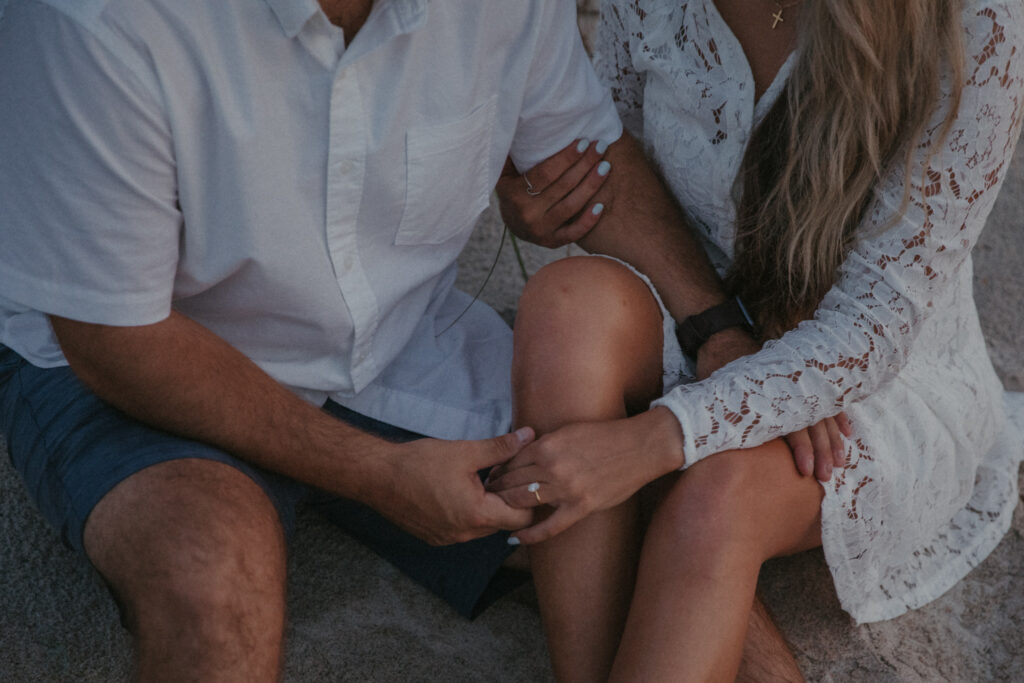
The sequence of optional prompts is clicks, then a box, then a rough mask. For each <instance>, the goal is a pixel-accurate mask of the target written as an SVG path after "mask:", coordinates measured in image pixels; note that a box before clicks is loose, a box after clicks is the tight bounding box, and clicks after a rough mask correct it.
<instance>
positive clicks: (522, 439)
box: [515, 427, 533, 443]
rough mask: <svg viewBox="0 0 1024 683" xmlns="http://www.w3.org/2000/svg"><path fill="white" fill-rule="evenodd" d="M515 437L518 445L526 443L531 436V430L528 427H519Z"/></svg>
mask: <svg viewBox="0 0 1024 683" xmlns="http://www.w3.org/2000/svg"><path fill="white" fill-rule="evenodd" d="M515 435H516V439H518V440H519V443H526V442H527V441H529V440H530V437H532V436H533V430H532V429H530V428H529V427H520V428H519V429H517V430H516V431H515Z"/></svg>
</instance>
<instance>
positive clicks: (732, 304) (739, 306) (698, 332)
mask: <svg viewBox="0 0 1024 683" xmlns="http://www.w3.org/2000/svg"><path fill="white" fill-rule="evenodd" d="M730 327H741V328H743V329H744V330H746V331H747V332H749V333H750V334H751V335H753V334H754V319H753V318H751V317H750V313H749V312H748V311H747V307H746V306H744V305H743V302H742V301H740V298H739V297H738V296H734V297H733V298H731V299H729V300H728V301H725V302H723V303H720V304H718V305H717V306H712V307H711V308H709V309H708V310H706V311H704V312H702V313H698V314H697V315H691V316H690V317H689V318H687V319H686V320H684V321H683V322H681V323H679V324H678V325H676V339H678V340H679V345H680V346H682V347H683V353H685V354H686V355H687V356H689V357H690V358H692V359H694V360H696V359H697V352H698V351H699V350H700V347H701V346H703V345H704V342H706V341H707V340H708V339H709V338H710V337H711V335H713V334H715V333H716V332H721V331H722V330H724V329H727V328H730Z"/></svg>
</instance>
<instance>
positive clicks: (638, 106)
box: [594, 2, 644, 140]
mask: <svg viewBox="0 0 1024 683" xmlns="http://www.w3.org/2000/svg"><path fill="white" fill-rule="evenodd" d="M641 11H643V10H641V9H640V8H639V7H631V8H625V7H620V6H619V4H618V3H615V2H606V3H605V6H604V7H603V9H602V11H601V23H600V24H599V26H598V33H597V36H598V37H597V52H596V54H595V55H594V68H595V69H596V70H597V75H598V77H599V78H600V79H601V81H602V82H603V83H604V84H605V85H606V86H608V88H609V89H610V90H611V93H612V100H613V101H614V102H615V106H616V108H617V109H618V110H619V118H621V119H622V125H623V126H625V128H626V130H628V131H629V132H630V133H631V134H632V135H633V137H635V138H636V139H637V140H642V139H643V132H644V130H643V128H644V117H643V101H644V77H643V75H642V74H640V73H637V71H636V69H634V68H633V61H632V58H631V57H630V54H629V49H630V47H629V46H630V32H629V28H628V26H629V14H630V13H631V12H634V13H635V12H641Z"/></svg>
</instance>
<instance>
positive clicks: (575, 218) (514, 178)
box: [497, 138, 611, 248]
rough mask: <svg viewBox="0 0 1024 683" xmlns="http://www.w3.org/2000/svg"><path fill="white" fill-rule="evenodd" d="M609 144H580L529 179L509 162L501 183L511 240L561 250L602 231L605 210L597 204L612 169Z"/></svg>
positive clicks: (530, 173) (533, 172) (500, 197)
mask: <svg viewBox="0 0 1024 683" xmlns="http://www.w3.org/2000/svg"><path fill="white" fill-rule="evenodd" d="M607 148H608V145H607V143H604V142H591V141H590V140H587V139H585V138H584V139H581V140H576V141H575V142H573V143H572V144H571V145H569V146H568V147H566V148H565V149H563V150H562V151H560V152H558V153H557V154H555V155H554V156H552V157H549V158H547V159H545V160H544V161H542V162H540V163H539V164H537V165H536V166H534V167H533V168H531V169H530V170H529V171H528V172H527V173H523V174H520V173H519V172H518V171H516V169H515V166H513V165H512V162H511V161H510V160H508V161H506V162H505V168H504V170H503V171H502V172H501V177H500V178H499V179H498V186H497V192H498V203H499V205H500V206H501V216H502V218H503V219H504V220H505V223H506V225H508V228H509V230H511V231H512V234H513V235H515V236H516V237H519V238H520V239H524V240H526V241H527V242H533V243H534V244H539V245H541V246H542V247H552V248H553V247H560V246H563V245H566V244H569V243H571V242H575V241H576V240H578V239H580V238H582V237H583V236H584V235H586V234H587V233H588V232H590V230H591V229H592V228H593V227H594V226H595V225H597V221H598V220H599V219H600V218H601V213H602V212H603V211H604V205H603V204H601V203H600V202H595V201H594V198H595V196H596V194H597V191H598V190H599V189H600V188H601V186H602V185H603V184H604V181H605V180H606V179H607V177H608V172H609V171H610V170H611V164H610V163H609V162H607V161H603V159H602V157H603V156H604V153H605V150H606V149H607Z"/></svg>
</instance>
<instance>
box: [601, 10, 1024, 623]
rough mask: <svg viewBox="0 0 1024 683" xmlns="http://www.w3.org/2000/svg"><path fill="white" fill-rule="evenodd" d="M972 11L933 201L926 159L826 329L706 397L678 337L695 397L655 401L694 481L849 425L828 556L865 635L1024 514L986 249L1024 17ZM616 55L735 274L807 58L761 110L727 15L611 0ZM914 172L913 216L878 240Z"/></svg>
mask: <svg viewBox="0 0 1024 683" xmlns="http://www.w3.org/2000/svg"><path fill="white" fill-rule="evenodd" d="M965 5H966V7H965V10H964V15H963V16H964V26H965V43H966V48H967V57H968V59H967V74H966V76H967V84H966V88H965V90H964V92H963V96H962V103H961V106H960V111H959V113H958V116H957V119H956V122H955V124H954V126H953V130H952V133H951V135H950V136H949V138H948V140H947V141H946V142H945V143H944V144H943V145H942V147H941V149H940V150H939V152H938V153H937V154H936V156H934V157H933V158H932V160H931V163H930V165H929V168H928V169H927V179H928V180H927V185H926V186H924V187H922V183H921V182H920V180H919V179H921V178H922V177H925V176H924V175H923V173H922V172H923V171H924V169H923V168H922V166H921V164H923V163H924V153H923V152H922V155H921V158H919V159H918V160H917V161H916V162H915V164H914V167H913V168H910V169H909V170H908V169H905V168H899V169H896V170H895V171H893V172H892V173H891V175H890V176H889V177H888V178H887V179H886V182H884V183H883V184H882V186H881V187H879V188H878V189H877V192H876V197H875V199H874V201H873V205H872V206H871V208H870V210H869V211H868V213H867V216H866V218H865V220H864V225H863V227H862V230H861V232H860V239H859V241H858V242H857V243H856V244H855V246H854V249H853V251H852V253H851V254H850V255H849V257H848V258H847V259H846V262H845V263H844V264H843V265H842V267H841V268H840V270H839V273H838V277H837V281H836V284H835V286H834V287H833V288H832V289H831V291H829V292H828V294H827V295H826V296H825V298H824V300H823V301H822V303H821V306H820V308H819V309H818V310H817V312H816V313H815V315H814V319H813V320H809V321H806V322H804V323H802V324H801V325H800V326H799V327H798V328H797V329H796V330H793V331H791V332H789V333H788V334H786V335H785V336H784V337H782V338H781V339H779V340H776V341H773V342H769V343H768V344H767V345H766V346H765V348H764V349H763V350H762V351H761V352H759V353H757V354H755V355H754V356H751V357H748V358H745V359H741V360H739V361H737V362H734V363H731V364H730V365H728V366H726V367H725V368H722V369H721V370H719V371H718V372H716V373H715V374H714V375H712V376H711V378H710V379H708V380H705V381H703V382H694V381H693V378H692V375H691V374H690V372H689V368H688V367H687V364H686V362H685V361H684V359H683V358H682V355H681V353H680V352H679V350H678V345H677V344H675V343H674V339H673V338H672V336H671V335H667V337H666V371H667V373H669V374H670V375H671V382H672V383H673V384H677V385H678V386H676V387H675V388H674V389H673V390H672V391H671V392H669V393H668V394H667V395H666V396H665V397H664V398H662V399H660V400H658V401H657V402H656V403H657V404H661V405H665V406H667V407H668V408H670V409H671V410H672V411H673V412H674V413H675V415H676V416H677V417H678V418H679V421H680V423H681V425H682V429H683V434H684V438H685V450H686V462H687V465H689V464H692V463H694V462H696V461H697V460H700V459H701V458H704V457H707V456H709V455H712V454H714V453H717V452H720V451H723V450H726V449H734V448H745V447H752V446H757V445H759V444H761V443H764V442H765V441H768V440H770V439H772V438H775V437H779V436H782V435H784V434H788V433H790V432H793V431H796V430H798V429H801V428H803V427H806V426H808V425H810V424H813V423H815V422H818V421H819V420H821V419H822V418H824V417H827V416H830V415H834V414H836V413H837V412H838V411H840V410H845V411H846V413H847V415H848V416H849V417H850V419H851V421H852V422H853V426H854V430H855V434H854V438H853V439H852V440H851V441H849V442H848V443H847V463H848V464H847V466H846V467H845V469H841V470H837V472H836V473H835V475H834V476H833V477H832V480H831V481H830V482H828V483H827V484H825V490H826V495H825V499H824V502H823V503H822V541H823V546H824V552H825V557H826V559H827V561H828V565H829V568H830V570H831V572H832V576H833V579H834V582H835V587H836V591H837V593H838V595H839V599H840V601H841V603H842V605H843V607H844V608H845V609H846V610H847V611H848V612H849V613H850V614H851V615H852V616H853V618H854V619H855V620H856V621H858V622H867V621H877V620H881V619H887V618H891V617H894V616H897V615H899V614H901V613H903V612H905V611H906V610H907V609H911V608H914V607H918V606H920V605H923V604H925V603H927V602H929V601H930V600H933V599H934V598H936V597H938V596H939V595H941V594H942V593H943V592H945V591H946V590H947V589H949V588H950V587H951V586H952V585H953V584H954V583H956V582H957V581H958V580H959V579H960V578H961V577H963V576H964V575H965V574H966V573H967V572H968V571H969V570H970V569H971V568H972V567H973V566H975V565H976V564H978V563H979V562H980V561H981V560H982V559H984V558H985V557H986V556H987V555H988V553H989V552H990V551H991V550H992V549H993V548H994V547H995V545H996V544H997V543H998V542H999V540H1000V539H1001V538H1002V536H1003V535H1004V534H1005V533H1006V531H1007V529H1008V528H1009V525H1010V521H1011V517H1012V512H1013V509H1014V507H1015V505H1016V503H1017V469H1018V465H1019V462H1020V460H1021V458H1022V455H1024V442H1022V440H1021V436H1020V434H1019V433H1018V432H1017V431H1016V430H1012V429H1011V428H1010V427H1009V426H1008V423H1007V421H1006V419H1005V418H1006V409H1005V408H1004V395H1003V389H1002V386H1001V384H1000V382H999V380H998V378H997V377H996V375H995V373H994V371H993V369H992V366H991V364H990V362H989V359H988V356H987V355H986V351H985V342H984V340H983V339H982V335H981V329H980V327H979V324H978V316H977V312H976V310H975V306H974V301H973V299H972V294H971V288H972V284H971V275H972V266H971V256H970V251H971V248H972V246H973V245H974V243H975V241H976V240H977V238H978V235H979V233H980V232H981V229H982V227H983V225H984V222H985V219H986V217H987V216H988V214H989V211H990V209H991V208H992V204H993V202H994V200H995V198H996V193H997V191H998V190H999V187H1000V185H1001V182H1002V179H1003V176H1004V174H1005V171H1006V168H1007V166H1008V164H1009V161H1010V157H1011V155H1012V153H1013V148H1014V145H1015V143H1016V140H1017V137H1018V133H1019V131H1020V127H1021V120H1022V117H1024V61H1022V60H1024V8H1022V7H1021V4H1020V2H1019V0H1007V1H1006V2H996V1H994V0H967V2H966V3H965ZM598 49H599V51H600V53H599V55H598V59H597V62H598V70H599V72H600V73H601V74H602V76H603V77H604V78H605V80H606V82H607V83H609V84H610V85H611V87H612V89H613V95H614V97H615V99H616V101H617V103H618V105H619V108H620V113H621V115H622V117H623V120H624V122H625V123H626V126H627V128H629V129H630V130H631V131H632V132H633V134H634V135H636V136H637V137H638V138H640V139H642V140H643V141H644V145H645V147H646V149H647V151H648V153H649V154H650V155H651V157H652V158H653V159H654V160H655V162H656V163H657V165H658V166H659V167H660V169H661V171H662V172H663V174H664V176H665V179H666V181H667V182H668V184H669V186H670V187H671V189H672V190H673V192H674V193H675V195H676V197H677V198H678V199H679V201H680V202H681V203H682V205H683V207H684V208H685V209H686V210H687V212H688V213H689V216H690V218H691V219H692V221H693V224H694V225H695V226H696V229H697V231H698V232H699V233H700V236H701V237H702V239H703V240H704V241H705V246H706V247H707V249H708V252H709V253H710V255H711V257H712V260H713V261H714V262H715V265H716V266H717V267H719V269H721V270H724V268H725V267H726V266H727V265H728V263H729V260H730V258H731V255H732V244H733V239H734V218H735V209H736V203H735V198H736V194H737V190H736V188H735V187H734V180H735V178H736V174H737V170H738V168H739V165H740V161H741V158H742V156H743V152H744V148H745V146H746V143H747V140H748V138H749V136H750V133H751V130H752V129H753V128H754V127H755V126H756V124H757V122H758V121H759V119H760V117H762V116H763V115H764V114H765V113H766V112H767V111H768V109H769V108H770V107H771V105H772V103H773V101H774V100H775V99H776V97H777V96H778V94H779V92H780V91H781V89H782V87H783V85H784V83H785V80H786V78H787V75H788V73H789V72H790V70H791V69H792V65H793V61H794V58H793V57H792V56H791V57H790V59H789V61H788V62H787V63H786V65H785V66H783V68H782V70H781V71H780V72H779V75H778V77H777V78H776V80H775V82H774V83H773V84H772V85H771V86H770V88H769V89H768V91H767V92H766V93H765V94H764V95H763V96H762V98H761V99H760V100H759V101H758V103H757V105H756V106H755V103H754V86H753V77H752V74H751V71H750V67H749V65H748V63H747V61H746V58H745V56H744V54H743V52H742V48H741V47H740V45H739V43H738V41H737V40H736V38H735V37H734V36H733V34H732V32H731V31H730V29H729V28H728V26H727V25H726V24H725V22H724V21H723V20H722V18H721V16H720V15H719V14H718V11H717V9H716V8H715V6H714V4H713V2H712V0H688V1H687V0H684V1H682V2H668V1H667V0H610V2H609V1H608V0H606V6H605V8H604V15H603V19H602V28H601V35H600V37H599V40H598ZM946 109H947V107H946V106H940V107H938V112H937V113H936V118H935V120H936V122H939V121H941V120H942V118H943V117H944V115H945V111H946ZM937 129H938V125H935V126H933V127H932V128H931V129H930V131H931V132H934V131H936V130H937ZM922 142H923V143H927V142H928V141H927V140H923V141H922ZM927 147H928V145H927V144H923V145H922V148H923V149H926V148H927ZM907 172H909V173H911V179H912V180H911V187H912V190H911V201H910V205H909V207H908V209H907V210H906V212H905V214H904V216H903V217H902V218H901V219H900V220H899V221H898V222H897V223H896V224H895V225H894V227H891V228H889V229H888V230H886V231H884V232H881V233H880V232H879V230H880V227H881V226H884V225H885V224H886V223H887V221H889V220H890V218H891V217H892V216H893V215H894V213H895V212H896V210H897V209H898V207H899V205H900V200H901V197H902V194H903V179H904V174H905V173H907Z"/></svg>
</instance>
